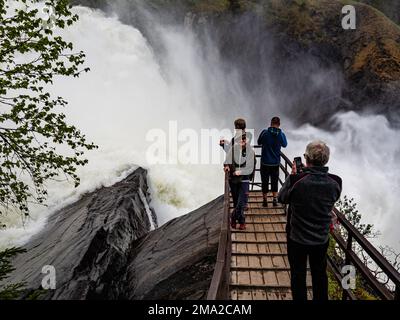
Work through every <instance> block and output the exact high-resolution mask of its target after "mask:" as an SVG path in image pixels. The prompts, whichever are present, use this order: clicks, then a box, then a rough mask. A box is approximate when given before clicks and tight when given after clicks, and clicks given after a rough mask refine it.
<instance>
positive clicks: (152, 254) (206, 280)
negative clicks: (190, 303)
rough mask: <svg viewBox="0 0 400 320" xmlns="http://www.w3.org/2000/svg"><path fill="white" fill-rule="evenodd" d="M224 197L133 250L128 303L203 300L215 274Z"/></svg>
mask: <svg viewBox="0 0 400 320" xmlns="http://www.w3.org/2000/svg"><path fill="white" fill-rule="evenodd" d="M222 211H223V197H219V198H217V199H215V200H214V201H211V202H210V203H208V204H206V205H205V206H203V207H201V208H199V209H197V210H195V211H193V212H192V213H190V214H187V215H185V216H182V217H179V218H176V219H174V220H172V221H169V222H168V223H167V224H165V225H163V226H162V227H161V228H159V229H157V230H155V231H153V232H150V233H149V234H148V235H147V236H145V237H144V238H142V239H140V240H138V241H137V242H136V243H135V245H134V246H133V251H132V256H131V262H130V264H129V266H128V269H127V273H126V279H125V280H124V283H125V285H126V289H125V292H127V294H128V296H127V298H128V299H204V298H205V297H206V294H207V289H208V287H209V285H210V282H211V278H212V274H213V271H214V265H215V259H216V256H217V247H218V239H219V231H220V228H221V215H222Z"/></svg>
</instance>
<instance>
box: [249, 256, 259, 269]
mask: <svg viewBox="0 0 400 320" xmlns="http://www.w3.org/2000/svg"><path fill="white" fill-rule="evenodd" d="M248 259H249V267H250V268H260V267H261V262H260V260H261V259H260V257H254V256H250V257H248Z"/></svg>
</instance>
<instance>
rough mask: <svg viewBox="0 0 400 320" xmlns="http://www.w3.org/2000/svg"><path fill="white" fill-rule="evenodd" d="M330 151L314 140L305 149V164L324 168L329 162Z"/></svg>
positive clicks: (322, 143) (324, 145)
mask: <svg viewBox="0 0 400 320" xmlns="http://www.w3.org/2000/svg"><path fill="white" fill-rule="evenodd" d="M329 155H330V150H329V147H328V146H327V145H326V143H325V142H323V141H321V140H315V141H312V142H310V143H309V144H308V145H307V147H306V153H305V154H304V156H305V158H306V160H307V162H309V163H310V164H312V165H314V166H324V165H326V164H327V163H328V161H329Z"/></svg>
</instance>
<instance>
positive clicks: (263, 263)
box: [260, 256, 273, 269]
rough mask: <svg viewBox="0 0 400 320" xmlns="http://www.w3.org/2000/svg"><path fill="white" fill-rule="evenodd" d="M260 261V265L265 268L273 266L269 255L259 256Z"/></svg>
mask: <svg viewBox="0 0 400 320" xmlns="http://www.w3.org/2000/svg"><path fill="white" fill-rule="evenodd" d="M260 261H261V267H263V268H266V269H270V268H273V264H272V257H271V256H263V257H260Z"/></svg>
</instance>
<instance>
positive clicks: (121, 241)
mask: <svg viewBox="0 0 400 320" xmlns="http://www.w3.org/2000/svg"><path fill="white" fill-rule="evenodd" d="M149 203H150V199H149V193H148V186H147V173H146V171H145V170H144V169H141V168H138V169H136V170H135V171H134V172H133V173H131V174H130V175H128V176H127V177H126V178H125V179H123V180H122V181H121V182H118V183H116V184H115V185H113V186H111V187H103V188H101V189H99V190H96V191H94V192H92V193H89V194H86V195H84V196H82V198H81V199H80V200H79V201H77V202H75V203H73V204H71V205H69V206H67V207H65V208H64V209H61V210H60V211H58V212H56V213H54V214H53V215H52V216H51V217H50V218H49V221H48V223H47V225H46V227H45V228H44V229H43V230H42V231H41V232H39V234H37V235H36V236H34V237H33V238H32V239H31V241H29V243H28V244H26V245H25V248H26V249H27V252H26V253H22V254H20V255H18V256H17V257H16V258H15V259H14V261H13V262H12V263H13V266H14V267H15V271H14V272H12V273H11V274H10V277H9V278H7V279H6V280H4V281H3V283H2V284H12V283H19V282H25V283H26V288H27V291H26V295H28V294H30V293H32V292H34V291H35V290H37V289H40V288H41V283H42V279H43V277H44V276H45V274H42V268H43V266H46V265H51V266H54V268H55V271H56V289H55V290H47V291H45V292H44V293H43V294H42V295H40V296H39V298H40V299H152V298H153V299H160V298H180V299H184V298H189V297H190V298H204V297H205V294H206V292H207V288H208V286H209V283H210V279H211V277H212V271H213V266H214V263H215V256H216V250H217V242H218V234H219V228H220V222H219V221H220V214H221V212H222V198H218V199H217V200H215V201H213V202H211V203H209V204H208V205H206V206H204V207H202V208H200V209H198V210H196V211H195V212H193V213H192V214H188V215H186V216H183V217H180V218H177V219H175V220H172V221H170V222H169V223H167V224H165V225H164V226H162V227H160V228H158V229H155V230H154V231H150V229H151V228H152V226H156V225H157V219H156V215H155V213H154V212H153V210H152V209H151V208H150V206H149Z"/></svg>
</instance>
